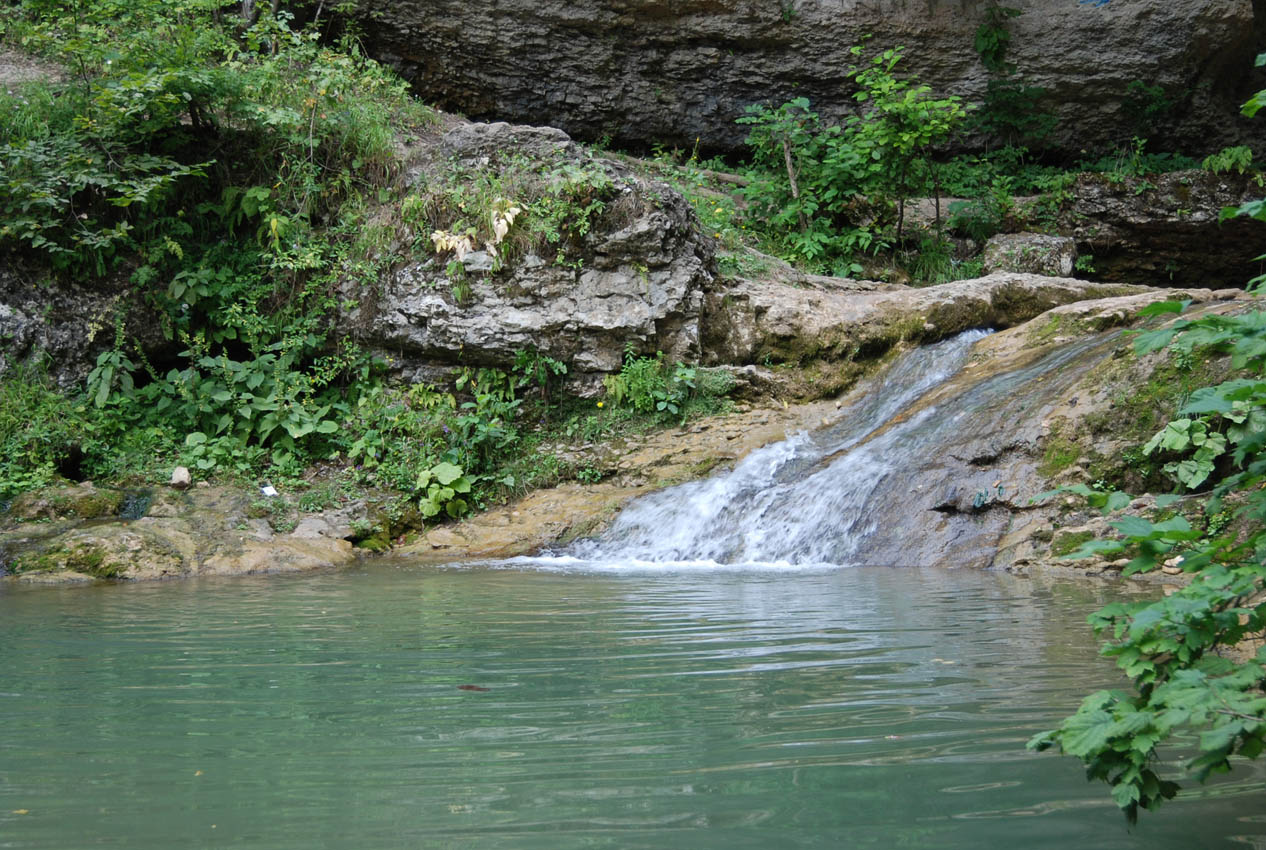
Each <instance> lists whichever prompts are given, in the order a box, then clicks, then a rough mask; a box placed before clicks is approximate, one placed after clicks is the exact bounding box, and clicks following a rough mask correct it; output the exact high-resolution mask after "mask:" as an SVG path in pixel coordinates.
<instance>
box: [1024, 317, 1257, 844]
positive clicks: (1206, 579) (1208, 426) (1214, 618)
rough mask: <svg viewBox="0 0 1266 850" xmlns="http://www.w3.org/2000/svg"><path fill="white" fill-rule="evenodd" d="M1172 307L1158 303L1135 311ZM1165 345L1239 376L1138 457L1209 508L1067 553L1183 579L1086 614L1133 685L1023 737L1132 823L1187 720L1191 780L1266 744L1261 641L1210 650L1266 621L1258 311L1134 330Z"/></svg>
mask: <svg viewBox="0 0 1266 850" xmlns="http://www.w3.org/2000/svg"><path fill="white" fill-rule="evenodd" d="M1185 306H1186V305H1185V303H1183V302H1162V303H1160V304H1157V305H1153V306H1152V307H1149V308H1147V310H1146V311H1145V312H1147V313H1148V314H1151V315H1162V314H1165V313H1168V312H1178V311H1181V310H1182V309H1183V308H1184V307H1185ZM1165 347H1169V348H1170V349H1172V350H1174V351H1175V352H1177V353H1179V354H1183V355H1184V356H1188V357H1196V356H1200V357H1209V356H1229V357H1230V359H1231V365H1232V367H1233V368H1234V369H1235V370H1237V371H1238V372H1239V374H1240V375H1241V377H1235V378H1232V379H1229V380H1225V381H1222V382H1221V383H1219V384H1216V385H1212V386H1206V387H1202V388H1200V389H1197V390H1195V391H1194V392H1192V393H1191V394H1190V396H1189V397H1188V399H1187V400H1186V402H1185V403H1184V404H1183V405H1182V406H1181V407H1180V409H1179V410H1178V416H1177V418H1175V419H1173V420H1172V421H1170V422H1168V423H1167V424H1166V425H1165V426H1164V427H1163V428H1162V429H1161V430H1160V431H1158V432H1157V433H1156V434H1155V435H1154V436H1153V437H1152V438H1151V439H1150V440H1149V441H1148V442H1147V443H1146V444H1145V445H1144V446H1143V452H1144V453H1145V454H1153V453H1165V454H1167V455H1168V456H1171V457H1174V458H1175V460H1173V461H1171V462H1170V463H1168V464H1166V465H1165V471H1166V473H1167V474H1169V475H1170V476H1171V477H1172V478H1173V479H1174V480H1175V481H1176V483H1177V484H1178V485H1179V486H1180V487H1183V488H1187V489H1191V488H1195V487H1201V486H1207V485H1208V484H1210V483H1212V490H1211V495H1210V499H1209V503H1208V506H1207V508H1206V513H1207V514H1208V515H1210V516H1215V517H1220V518H1221V519H1220V520H1219V521H1218V522H1212V521H1211V522H1210V523H1209V524H1208V525H1207V526H1206V528H1204V529H1203V530H1202V529H1198V528H1193V527H1192V525H1191V523H1190V522H1189V521H1188V520H1187V518H1186V517H1184V516H1183V515H1181V514H1178V515H1174V516H1171V517H1169V518H1168V519H1164V520H1156V519H1147V518H1144V517H1139V516H1130V515H1123V516H1120V517H1119V518H1118V519H1116V520H1114V521H1113V522H1111V523H1110V525H1111V526H1112V527H1113V528H1114V529H1115V530H1116V532H1117V534H1118V538H1117V539H1112V540H1091V541H1088V542H1086V543H1084V544H1083V545H1082V546H1081V547H1080V548H1079V549H1078V550H1077V551H1076V552H1073V553H1072V556H1073V557H1086V556H1090V555H1103V556H1107V557H1116V556H1120V555H1123V554H1125V555H1132V556H1133V557H1132V559H1131V560H1130V561H1129V563H1128V565H1127V566H1126V567H1125V569H1124V572H1125V574H1127V575H1128V574H1133V573H1136V572H1142V571H1147V570H1152V569H1155V568H1157V567H1159V566H1160V565H1161V564H1163V563H1170V564H1173V563H1178V564H1181V566H1182V569H1183V570H1184V571H1185V572H1187V573H1191V574H1192V581H1191V583H1190V584H1188V585H1187V586H1186V587H1183V588H1182V589H1180V590H1178V591H1176V592H1174V593H1173V594H1171V595H1169V596H1166V597H1164V598H1163V599H1161V600H1159V601H1157V602H1150V603H1149V602H1145V603H1139V604H1133V605H1126V604H1114V605H1110V606H1108V607H1106V608H1104V609H1102V610H1100V611H1099V612H1097V613H1096V614H1094V615H1092V617H1091V624H1092V625H1093V626H1094V627H1095V629H1096V631H1098V632H1100V633H1104V634H1109V635H1110V637H1111V640H1110V642H1109V643H1108V644H1106V646H1105V648H1104V654H1105V655H1107V656H1109V657H1112V658H1115V659H1116V662H1117V665H1118V666H1119V667H1120V668H1121V669H1122V671H1123V672H1124V673H1125V674H1126V675H1127V676H1128V677H1129V678H1130V679H1131V680H1132V681H1133V684H1134V691H1133V692H1132V693H1126V692H1122V691H1101V692H1099V693H1096V694H1092V695H1091V696H1089V697H1087V698H1086V700H1085V701H1084V702H1083V703H1082V706H1081V708H1080V709H1079V710H1078V711H1077V713H1076V714H1074V715H1073V716H1071V717H1069V718H1068V719H1066V720H1065V721H1064V723H1063V724H1062V725H1061V726H1060V727H1059V728H1058V729H1054V730H1051V731H1048V732H1044V733H1042V734H1040V735H1038V736H1037V737H1035V738H1034V739H1033V740H1032V741H1031V742H1030V747H1033V748H1035V749H1045V748H1048V747H1052V746H1055V747H1059V748H1060V749H1061V750H1062V751H1063V752H1066V753H1068V754H1070V755H1074V756H1077V757H1079V758H1081V759H1082V760H1083V761H1084V762H1085V763H1086V765H1087V773H1088V776H1089V777H1090V778H1092V779H1101V780H1103V781H1105V782H1107V783H1108V784H1109V785H1111V786H1112V795H1113V799H1114V800H1115V801H1116V802H1117V804H1118V805H1119V806H1120V807H1121V808H1122V809H1123V810H1124V812H1125V814H1126V815H1127V817H1128V818H1129V819H1130V820H1131V821H1133V820H1135V819H1136V818H1137V817H1138V813H1139V810H1140V809H1153V808H1156V807H1157V806H1159V805H1160V804H1161V803H1162V802H1164V801H1165V800H1167V799H1170V798H1172V797H1173V796H1174V794H1175V793H1176V792H1177V790H1178V785H1177V784H1176V783H1174V782H1172V781H1169V780H1166V779H1164V778H1162V777H1161V776H1159V775H1158V774H1157V773H1156V771H1155V770H1154V763H1155V759H1156V749H1157V747H1158V746H1159V745H1160V744H1161V743H1162V742H1164V741H1165V740H1167V739H1169V738H1171V737H1173V736H1174V735H1176V734H1179V733H1180V732H1182V731H1183V730H1185V729H1194V730H1199V731H1200V737H1199V750H1200V753H1199V755H1197V756H1196V757H1195V758H1194V759H1192V760H1191V762H1190V763H1189V764H1188V768H1189V769H1190V770H1191V771H1192V772H1193V773H1194V775H1195V776H1196V778H1197V779H1199V780H1201V781H1203V780H1204V779H1206V778H1207V777H1208V776H1209V775H1211V774H1212V773H1215V772H1224V771H1227V770H1229V769H1230V762H1229V759H1230V757H1231V756H1232V755H1233V754H1239V755H1242V756H1246V757H1249V758H1254V757H1256V756H1258V755H1259V754H1260V753H1261V752H1262V750H1263V745H1264V744H1266V696H1263V689H1264V686H1266V668H1264V667H1263V666H1262V662H1263V661H1266V654H1264V653H1266V650H1263V651H1259V652H1258V654H1257V657H1256V658H1255V659H1254V660H1252V661H1246V662H1235V661H1233V660H1231V659H1230V658H1227V657H1223V655H1222V652H1223V651H1224V650H1227V649H1230V648H1232V647H1235V646H1236V645H1237V644H1239V643H1240V642H1241V641H1243V640H1244V639H1245V638H1248V637H1250V636H1253V635H1256V634H1259V633H1261V632H1262V631H1263V630H1266V566H1263V564H1264V563H1266V489H1263V484H1266V313H1263V312H1262V311H1260V310H1255V311H1251V312H1248V313H1245V314H1243V315H1239V316H1216V315H1214V316H1206V317H1203V318H1200V319H1196V320H1190V321H1189V320H1183V321H1178V322H1176V323H1174V324H1173V325H1171V326H1169V327H1166V328H1162V329H1159V330H1155V331H1150V332H1147V333H1144V334H1141V335H1140V336H1139V337H1138V338H1137V339H1136V341H1135V350H1136V351H1137V352H1139V353H1148V352H1151V351H1156V350H1159V349H1161V348H1165ZM1069 489H1070V490H1071V491H1073V492H1079V493H1081V494H1082V495H1085V496H1087V497H1088V499H1089V500H1090V501H1091V504H1093V505H1096V506H1098V507H1100V508H1101V509H1102V510H1103V511H1104V512H1105V513H1108V512H1111V511H1116V510H1120V509H1121V508H1124V507H1125V506H1126V505H1128V504H1129V501H1130V497H1129V496H1127V495H1125V494H1124V493H1119V492H1106V493H1103V492H1095V491H1092V490H1090V489H1089V488H1085V487H1080V488H1069ZM1169 501H1170V500H1158V504H1162V505H1163V504H1167V503H1168V502H1169Z"/></svg>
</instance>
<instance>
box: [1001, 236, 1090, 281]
mask: <svg viewBox="0 0 1266 850" xmlns="http://www.w3.org/2000/svg"><path fill="white" fill-rule="evenodd" d="M1076 260H1077V245H1076V243H1075V242H1074V241H1073V239H1072V238H1071V237H1068V236H1052V235H1050V234H1047V233H1000V234H998V235H997V236H994V237H992V238H991V239H990V240H989V241H988V242H987V243H985V273H986V274H991V273H993V272H1022V273H1025V274H1036V275H1045V276H1047V277H1069V276H1071V275H1072V273H1073V264H1074V263H1075V262H1076Z"/></svg>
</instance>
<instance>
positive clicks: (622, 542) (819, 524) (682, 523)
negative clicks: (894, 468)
mask: <svg viewBox="0 0 1266 850" xmlns="http://www.w3.org/2000/svg"><path fill="white" fill-rule="evenodd" d="M986 334H987V331H969V332H968V333H965V334H961V335H960V336H958V337H955V338H954V339H952V340H948V341H946V342H943V343H939V344H937V345H933V346H929V347H927V348H924V349H920V350H918V351H915V352H912V353H911V354H909V355H906V356H905V357H903V358H901V359H900V360H899V361H898V362H897V363H896V364H894V365H893V367H892V369H890V370H889V371H888V373H887V375H886V376H885V377H884V379H883V380H882V382H881V383H879V384H878V385H877V386H875V387H874V388H873V389H872V390H871V392H869V393H868V394H867V395H866V397H865V398H864V399H862V400H861V401H860V402H858V403H857V404H856V405H854V406H853V407H851V408H850V409H848V410H846V411H844V412H843V416H842V417H841V418H840V422H839V424H837V425H835V426H833V427H828V428H825V429H823V430H821V431H818V432H815V433H806V432H801V433H799V434H796V435H795V436H793V437H792V438H790V439H788V440H784V441H783V442H781V443H775V444H773V445H771V446H767V447H765V448H763V449H759V450H757V451H755V452H752V453H751V454H750V455H748V456H747V457H746V458H745V459H744V460H743V461H742V462H741V463H739V464H738V465H737V466H736V467H735V468H734V470H733V471H731V472H729V473H725V474H721V475H716V476H713V477H712V478H708V479H705V480H703V481H695V482H691V483H689V484H684V485H682V486H680V487H673V488H670V489H667V490H662V491H660V492H658V493H653V494H651V495H649V496H646V497H644V498H642V499H638V500H637V501H636V502H634V503H632V504H631V505H629V506H628V507H627V508H626V509H625V510H624V512H623V513H621V514H620V516H619V518H618V519H617V520H616V521H615V523H614V524H613V526H612V527H611V529H610V530H609V532H608V533H607V534H605V535H603V537H602V538H601V539H599V540H593V541H581V542H579V543H577V544H575V545H574V546H573V547H572V548H571V550H570V552H569V554H571V555H573V556H575V557H579V558H583V559H585V560H589V561H607V560H611V559H613V558H621V559H633V560H636V561H649V562H656V563H664V562H674V561H695V562H699V561H702V562H711V563H751V564H759V563H766V564H786V565H790V564H800V565H815V564H826V563H830V564H839V563H843V562H845V561H846V559H847V556H848V554H849V548H850V547H849V541H850V540H853V539H855V538H856V537H857V535H859V534H863V533H865V531H866V528H867V526H868V525H870V524H871V523H873V522H874V520H873V519H872V518H867V517H865V516H864V515H863V514H862V507H863V504H864V502H865V500H866V498H867V496H868V495H869V494H870V492H871V490H873V489H874V487H875V486H877V485H878V483H879V482H880V481H881V480H882V478H883V477H884V475H885V474H886V473H887V471H888V469H889V468H890V465H891V464H892V463H894V462H895V459H894V458H892V457H890V456H889V455H888V454H887V452H886V451H885V446H883V445H881V444H877V443H873V442H872V443H870V444H867V445H864V446H858V444H859V443H861V442H862V441H863V440H864V439H865V438H866V437H867V435H869V434H871V433H872V432H873V431H874V430H875V429H877V428H879V427H880V426H882V425H883V424H884V423H885V422H887V421H888V420H889V419H891V418H892V417H893V416H895V415H896V414H897V413H899V412H900V411H901V410H903V409H904V408H906V407H907V406H908V405H910V404H911V403H913V402H914V401H916V400H917V399H918V398H919V397H920V396H922V395H923V394H924V393H926V392H927V391H928V390H930V389H931V388H933V387H935V386H937V385H938V384H940V383H942V382H943V381H945V380H947V379H948V378H949V377H951V376H952V375H954V374H955V373H956V372H957V371H958V370H959V369H960V368H962V365H963V363H964V362H965V361H966V359H967V355H968V352H969V351H970V349H971V346H972V345H973V344H974V343H975V342H976V341H977V340H979V339H981V338H983V337H984V336H985V335H986ZM854 447H856V448H855V450H854V451H852V452H849V453H848V454H847V455H845V456H843V457H841V458H840V459H839V460H837V461H836V462H834V463H832V464H830V465H828V466H826V467H825V468H821V469H815V468H814V467H815V466H816V465H818V464H819V463H820V462H821V461H822V459H823V458H825V457H828V456H830V455H835V454H838V453H841V452H845V451H847V450H848V449H850V448H854ZM827 530H829V533H827Z"/></svg>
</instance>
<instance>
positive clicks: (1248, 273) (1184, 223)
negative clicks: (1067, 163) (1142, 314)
mask: <svg viewBox="0 0 1266 850" xmlns="http://www.w3.org/2000/svg"><path fill="white" fill-rule="evenodd" d="M1262 194H1263V190H1262V189H1261V188H1260V187H1259V186H1257V184H1256V181H1255V179H1254V178H1253V177H1251V176H1249V175H1239V174H1211V173H1209V172H1207V171H1175V172H1171V173H1168V174H1154V175H1149V176H1147V177H1146V178H1144V177H1114V176H1112V175H1109V174H1082V175H1081V176H1079V177H1078V178H1077V183H1076V185H1075V186H1074V187H1073V188H1072V200H1071V202H1070V203H1069V204H1067V205H1066V206H1065V207H1064V209H1063V211H1062V212H1061V215H1060V225H1061V230H1062V231H1063V232H1065V233H1070V234H1072V236H1073V238H1074V239H1075V240H1076V242H1077V251H1078V253H1079V254H1081V255H1083V256H1085V257H1086V260H1087V262H1088V263H1089V264H1090V265H1092V266H1093V267H1094V269H1095V273H1096V274H1097V275H1098V276H1100V277H1103V278H1105V279H1109V280H1124V281H1129V282H1131V283H1144V284H1148V285H1151V286H1197V287H1209V286H1212V287H1223V286H1239V287H1242V286H1243V285H1244V284H1245V282H1247V281H1248V280H1249V279H1250V278H1252V277H1254V276H1255V275H1257V274H1260V273H1261V269H1260V264H1259V263H1258V262H1256V260H1255V258H1256V257H1258V255H1260V254H1261V253H1262V250H1263V245H1264V244H1266V239H1263V234H1262V226H1261V223H1260V222H1257V221H1254V220H1253V219H1247V218H1237V219H1230V220H1227V221H1222V220H1221V212H1222V210H1223V209H1224V208H1226V207H1236V206H1239V205H1240V204H1242V203H1245V202H1246V201H1251V200H1254V199H1256V198H1260V197H1261V196H1262Z"/></svg>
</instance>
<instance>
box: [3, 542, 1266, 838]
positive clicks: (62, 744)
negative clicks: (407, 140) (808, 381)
mask: <svg viewBox="0 0 1266 850" xmlns="http://www.w3.org/2000/svg"><path fill="white" fill-rule="evenodd" d="M523 566H526V565H524V564H520V565H519V567H518V568H513V569H511V568H506V567H505V565H502V566H501V568H498V569H488V568H480V567H475V568H453V569H422V568H416V567H411V566H409V565H407V564H402V565H397V566H396V567H394V568H393V567H389V566H379V567H374V568H367V569H364V570H362V571H358V572H352V573H340V574H338V575H328V576H317V577H311V576H309V577H303V578H282V577H277V578H269V579H259V580H237V581H228V582H216V581H191V582H182V583H175V584H157V585H151V586H131V587H101V588H86V589H83V588H81V589H68V590H64V591H63V590H51V591H49V590H42V591H39V592H33V591H8V592H6V593H0V649H2V650H3V651H4V653H5V664H4V666H3V668H0V724H2V726H3V729H4V730H5V733H4V735H3V737H0V847H3V848H24V849H25V848H59V850H61V848H68V847H90V846H106V847H110V846H115V847H128V848H164V849H165V848H173V847H249V848H305V850H306V848H349V850H351V849H352V848H355V849H356V850H361V848H374V847H383V848H395V847H428V848H429V847H457V848H465V847H470V848H516V850H517V848H537V847H539V848H590V847H609V848H686V849H687V850H690V848H718V847H719V848H726V850H731V848H784V847H785V848H799V847H843V846H848V847H852V846H883V847H901V846H907V847H919V848H941V847H944V848H961V847H975V846H979V847H1012V846H1015V845H1023V846H1026V847H1050V848H1067V847H1085V848H1094V847H1103V848H1128V847H1148V848H1170V847H1172V848H1191V847H1213V846H1243V843H1247V844H1248V845H1249V846H1262V847H1266V820H1264V819H1263V817H1262V816H1261V815H1262V810H1263V807H1262V804H1261V800H1262V790H1263V786H1264V783H1266V780H1264V778H1263V774H1262V772H1261V771H1260V770H1259V769H1254V767H1253V766H1251V765H1250V766H1248V769H1246V770H1243V771H1242V772H1240V773H1239V774H1238V775H1237V776H1236V777H1234V779H1233V781H1232V782H1230V783H1226V784H1221V785H1218V786H1216V787H1215V788H1213V789H1212V790H1205V791H1203V792H1197V794H1196V795H1195V796H1193V797H1192V798H1189V799H1184V800H1181V801H1179V802H1177V803H1175V804H1172V805H1171V806H1169V807H1167V808H1166V809H1164V810H1162V811H1161V812H1160V813H1159V814H1157V815H1155V816H1147V817H1145V818H1144V823H1143V824H1142V826H1141V827H1140V828H1139V829H1138V830H1137V831H1136V832H1134V833H1128V832H1126V831H1125V827H1124V823H1123V821H1122V819H1121V817H1120V815H1119V814H1118V813H1117V812H1116V810H1115V808H1114V807H1113V806H1112V805H1111V803H1110V801H1109V800H1108V797H1107V794H1106V793H1105V791H1104V789H1103V788H1102V787H1099V786H1092V785H1088V784H1086V783H1085V781H1084V779H1083V776H1082V772H1081V769H1080V767H1079V765H1078V764H1077V763H1076V762H1075V761H1073V760H1071V759H1063V758H1058V757H1054V756H1048V755H1033V754H1029V753H1026V752H1025V751H1024V749H1023V745H1024V741H1025V740H1026V739H1027V738H1028V737H1029V736H1031V735H1032V734H1033V733H1034V732H1036V731H1038V730H1039V729H1042V728H1045V727H1047V726H1049V725H1050V724H1052V723H1054V722H1055V721H1056V720H1057V719H1058V718H1059V717H1061V716H1062V715H1063V714H1065V713H1067V712H1068V711H1070V710H1071V709H1072V708H1073V707H1074V705H1075V702H1076V700H1077V699H1079V698H1080V696H1081V695H1083V694H1084V693H1086V692H1087V691H1088V690H1089V689H1091V688H1094V687H1098V686H1105V685H1108V686H1111V685H1115V684H1117V683H1118V682H1117V679H1116V678H1115V676H1114V673H1113V671H1112V670H1111V668H1110V667H1109V666H1108V665H1107V664H1105V663H1104V662H1103V661H1102V660H1100V659H1098V658H1097V657H1096V655H1095V649H1094V646H1093V644H1092V641H1091V638H1090V636H1089V635H1088V633H1087V629H1086V627H1085V626H1084V625H1083V623H1084V617H1085V614H1086V613H1087V612H1088V611H1089V610H1091V609H1092V608H1094V607H1095V606H1097V605H1099V604H1101V603H1102V602H1104V601H1105V598H1104V594H1107V593H1110V592H1114V591H1108V590H1102V589H1099V590H1096V589H1094V588H1086V587H1065V586H1046V585H1043V584H1040V583H1035V582H1031V581H1026V580H1019V579H1013V578H1010V577H1007V576H998V575H982V574H977V573H968V572H948V571H932V570H884V569H845V570H831V571H825V570H818V571H811V570H806V571H784V570H769V569H765V570H740V569H732V570H725V571H720V572H714V573H710V574H709V575H707V576H706V577H705V576H704V575H703V574H701V573H700V572H699V571H697V570H694V571H692V570H688V569H682V570H670V571H665V570H663V569H660V570H658V571H651V570H642V571H636V572H633V573H626V574H618V573H614V574H613V573H609V572H602V571H601V566H600V565H586V564H583V563H579V562H572V563H570V564H569V565H566V566H562V565H559V564H558V563H556V562H555V563H551V568H552V569H556V570H557V569H566V570H568V574H566V575H558V574H555V573H549V572H536V571H527V570H524V569H522V567H523ZM464 686H473V688H467V687H464ZM484 689H486V690H484ZM17 812H25V813H24V814H18V813H17ZM1241 842H1242V843H1241Z"/></svg>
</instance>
